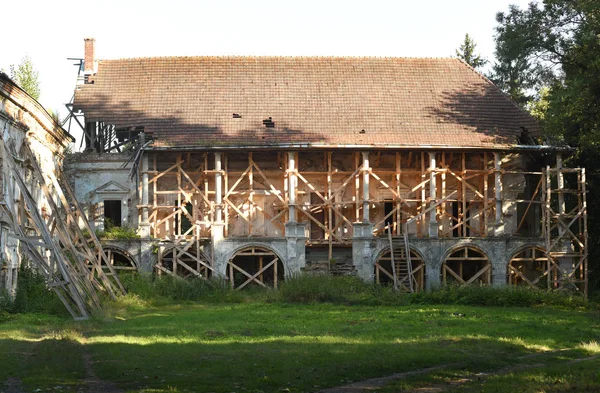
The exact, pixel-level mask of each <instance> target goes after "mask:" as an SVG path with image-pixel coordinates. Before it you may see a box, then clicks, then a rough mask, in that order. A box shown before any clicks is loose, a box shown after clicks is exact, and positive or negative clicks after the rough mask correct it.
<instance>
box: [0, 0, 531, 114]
mask: <svg viewBox="0 0 600 393" xmlns="http://www.w3.org/2000/svg"><path fill="white" fill-rule="evenodd" d="M529 1H530V0H422V1H418V0H396V1H392V0H387V1H386V0H363V1H353V0H346V1H343V0H339V1H338V0H302V1H289V0H272V1H271V0H220V1H219V0H209V1H205V0H197V1H191V0H190V1H185V0H168V1H155V0H146V1H137V0H136V1H134V0H117V1H114V0H83V1H81V0H80V1H71V0H56V1H49V0H21V1H4V2H3V3H2V6H0V19H1V20H2V32H3V37H2V43H1V44H0V69H4V70H5V71H6V72H8V70H9V66H10V64H18V63H19V62H20V61H21V58H22V57H23V56H24V55H25V54H28V55H29V56H30V57H31V59H32V61H33V63H34V66H35V67H36V68H37V69H38V71H39V73H40V80H41V92H42V94H41V98H40V101H41V103H42V104H43V105H44V106H45V107H46V108H49V109H52V110H58V111H59V112H60V113H61V115H63V116H64V115H65V114H66V110H65V108H64V104H65V103H67V102H69V100H70V99H71V96H72V94H73V89H74V87H75V79H76V76H77V68H76V67H75V66H73V65H71V64H72V63H73V62H72V61H68V60H67V58H68V57H83V38H85V37H93V38H95V39H96V57H97V58H99V59H116V58H124V57H148V56H199V55H277V56H300V55H304V56H308V55H317V56H397V57H451V56H454V51H455V49H456V48H458V46H459V45H460V44H461V43H462V41H463V39H464V35H465V33H469V35H470V36H471V37H472V38H473V39H474V40H475V42H476V43H477V51H478V52H479V53H480V54H482V55H483V56H484V57H486V58H488V59H492V58H493V52H494V42H493V34H494V27H495V25H496V22H495V15H496V13H497V12H498V11H506V10H508V6H509V4H516V5H518V6H520V7H525V6H526V5H527V3H528V2H529Z"/></svg>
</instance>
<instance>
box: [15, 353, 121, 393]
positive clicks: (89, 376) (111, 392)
mask: <svg viewBox="0 0 600 393" xmlns="http://www.w3.org/2000/svg"><path fill="white" fill-rule="evenodd" d="M82 357H83V365H84V368H85V379H84V380H83V381H82V382H83V384H84V386H83V388H82V389H80V390H79V391H81V392H89V393H124V392H125V391H124V390H122V389H119V388H118V387H117V385H116V384H114V383H112V382H107V381H103V380H101V379H100V378H98V376H97V375H96V373H95V372H94V367H93V364H94V360H93V359H92V356H91V355H90V354H89V353H87V352H84V353H83V356H82ZM15 393H16V392H15Z"/></svg>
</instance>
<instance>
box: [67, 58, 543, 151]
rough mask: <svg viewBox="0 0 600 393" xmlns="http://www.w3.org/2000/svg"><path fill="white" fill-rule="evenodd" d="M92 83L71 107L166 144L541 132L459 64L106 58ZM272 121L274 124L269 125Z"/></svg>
mask: <svg viewBox="0 0 600 393" xmlns="http://www.w3.org/2000/svg"><path fill="white" fill-rule="evenodd" d="M90 81H91V82H93V83H90V84H86V85H82V86H80V87H79V89H78V90H77V91H76V94H75V102H74V104H75V109H81V110H83V111H84V113H85V116H86V120H87V121H104V122H106V123H109V124H115V125H116V126H117V127H132V126H144V127H145V130H146V132H148V133H151V134H152V135H153V137H154V139H155V143H154V145H155V146H159V147H160V146H165V147H166V146H173V147H197V146H236V145H252V146H254V145H256V146H260V145H274V144H275V145H277V144H280V145H283V144H301V143H312V144H325V145H380V146H386V145H387V146H389V145H401V146H415V145H433V146H462V147H482V148H486V147H510V146H513V145H515V144H517V137H518V136H519V135H520V134H521V132H522V127H524V128H526V129H528V131H529V132H530V133H531V134H533V135H537V134H539V132H540V129H539V125H538V124H537V122H536V121H535V120H534V119H533V118H532V117H531V116H529V115H528V114H527V113H525V112H524V111H522V110H521V109H519V108H518V107H517V106H516V105H515V104H514V103H513V102H512V101H510V100H509V99H508V98H507V97H506V96H505V95H503V94H502V93H501V92H500V90H499V89H498V88H496V87H495V86H494V85H493V84H492V83H490V82H489V81H488V80H487V79H485V78H483V77H482V76H481V75H479V74H478V73H477V72H475V71H474V70H473V69H472V68H471V67H469V66H468V65H466V64H465V63H463V62H461V61H460V60H457V59H414V58H345V57H344V58H328V57H167V58H142V59H121V60H103V61H100V62H99V65H98V72H97V74H96V75H94V76H93V77H91V79H90ZM234 114H237V115H239V116H240V117H239V118H234ZM269 118H271V120H272V122H273V123H274V127H272V128H271V127H267V126H266V125H265V124H264V122H263V121H265V120H268V119H269ZM362 130H364V132H363V131H362Z"/></svg>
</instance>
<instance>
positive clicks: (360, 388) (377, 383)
mask: <svg viewBox="0 0 600 393" xmlns="http://www.w3.org/2000/svg"><path fill="white" fill-rule="evenodd" d="M458 365H459V363H452V364H443V365H440V366H435V367H429V368H422V369H420V370H414V371H407V372H404V373H397V374H392V375H389V376H387V377H381V378H371V379H367V380H365V381H360V382H353V383H351V384H349V385H344V386H337V387H334V388H329V389H325V390H321V391H319V393H361V392H368V391H370V390H375V389H380V388H383V387H385V386H387V385H388V384H389V383H390V382H393V381H397V380H400V379H404V378H407V377H412V376H414V375H421V374H429V373H431V372H433V371H437V370H443V369H445V368H448V367H453V366H458Z"/></svg>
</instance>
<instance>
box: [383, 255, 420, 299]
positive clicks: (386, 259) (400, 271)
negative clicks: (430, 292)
mask: <svg viewBox="0 0 600 393" xmlns="http://www.w3.org/2000/svg"><path fill="white" fill-rule="evenodd" d="M393 251H394V267H395V269H392V253H391V252H390V249H389V248H387V249H386V250H384V251H383V252H382V253H381V254H379V257H378V258H377V261H376V262H375V282H376V283H379V284H393V283H394V270H395V271H396V276H397V277H398V286H399V288H400V289H402V290H406V291H410V284H409V275H408V270H409V269H408V260H407V258H406V248H405V247H404V246H398V247H395V248H394V250H393ZM410 264H411V270H412V276H413V291H414V292H419V291H423V290H424V289H425V263H424V262H423V257H421V255H420V254H419V253H417V252H416V251H415V250H413V249H412V248H411V249H410Z"/></svg>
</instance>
